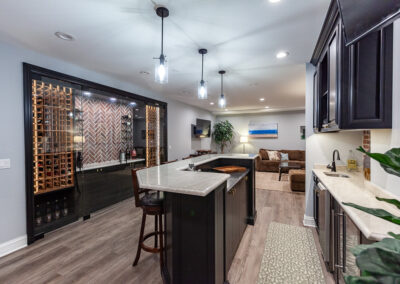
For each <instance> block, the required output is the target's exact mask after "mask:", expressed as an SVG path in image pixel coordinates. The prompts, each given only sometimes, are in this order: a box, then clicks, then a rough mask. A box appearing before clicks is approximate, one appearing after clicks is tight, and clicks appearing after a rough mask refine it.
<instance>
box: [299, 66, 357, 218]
mask: <svg viewBox="0 0 400 284" xmlns="http://www.w3.org/2000/svg"><path fill="white" fill-rule="evenodd" d="M314 71H315V68H314V66H313V65H312V64H310V63H308V64H306V137H307V138H306V212H305V216H304V223H305V224H309V225H311V223H312V217H313V210H314V209H313V208H314V204H313V180H312V169H313V167H314V165H315V164H323V165H327V164H329V163H331V162H332V152H333V150H334V149H338V150H339V152H340V156H341V158H342V159H341V161H338V162H337V165H345V161H346V160H347V156H348V153H349V150H353V152H354V153H355V154H356V158H357V163H358V165H359V166H362V155H361V154H360V153H359V152H357V151H355V149H356V148H357V147H358V146H360V145H362V131H344V132H335V133H320V134H314V132H313V128H312V127H313V77H314Z"/></svg>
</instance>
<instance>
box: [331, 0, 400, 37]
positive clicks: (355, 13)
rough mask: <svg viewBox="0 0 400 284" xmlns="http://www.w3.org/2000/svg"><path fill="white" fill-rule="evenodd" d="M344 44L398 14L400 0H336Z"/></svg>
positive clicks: (399, 13)
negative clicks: (341, 23) (342, 27)
mask: <svg viewBox="0 0 400 284" xmlns="http://www.w3.org/2000/svg"><path fill="white" fill-rule="evenodd" d="M337 3H338V5H339V11H340V15H341V18H342V21H343V26H344V34H345V42H346V45H350V44H353V43H354V42H356V41H358V40H360V39H361V38H362V37H364V36H365V35H367V34H368V33H370V32H372V31H375V30H378V29H380V28H381V27H383V26H386V25H388V24H390V23H391V22H393V21H394V20H395V19H396V18H397V17H399V16H400V0H337Z"/></svg>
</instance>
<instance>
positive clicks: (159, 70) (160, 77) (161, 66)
mask: <svg viewBox="0 0 400 284" xmlns="http://www.w3.org/2000/svg"><path fill="white" fill-rule="evenodd" d="M156 13H157V15H158V16H159V17H161V55H160V57H158V58H154V59H157V61H156V63H155V70H154V71H155V81H156V82H157V83H160V84H166V83H168V62H167V60H165V57H166V56H165V55H164V18H166V17H168V16H169V11H168V9H167V8H165V7H158V8H157V10H156Z"/></svg>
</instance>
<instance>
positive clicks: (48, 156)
mask: <svg viewBox="0 0 400 284" xmlns="http://www.w3.org/2000/svg"><path fill="white" fill-rule="evenodd" d="M32 113H33V125H32V126H33V133H32V135H33V190H34V194H41V193H46V192H50V191H55V190H59V189H63V188H69V187H73V186H74V159H73V150H74V149H73V145H74V141H73V97H72V89H71V88H66V87H60V86H58V85H53V84H49V83H44V82H42V81H38V80H32Z"/></svg>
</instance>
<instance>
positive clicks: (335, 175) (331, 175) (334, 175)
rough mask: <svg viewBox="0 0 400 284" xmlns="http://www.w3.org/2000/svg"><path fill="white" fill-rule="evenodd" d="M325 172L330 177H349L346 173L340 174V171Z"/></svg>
mask: <svg viewBox="0 0 400 284" xmlns="http://www.w3.org/2000/svg"><path fill="white" fill-rule="evenodd" d="M324 174H325V175H326V176H328V177H341V178H349V176H348V175H345V174H340V173H330V172H324Z"/></svg>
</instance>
